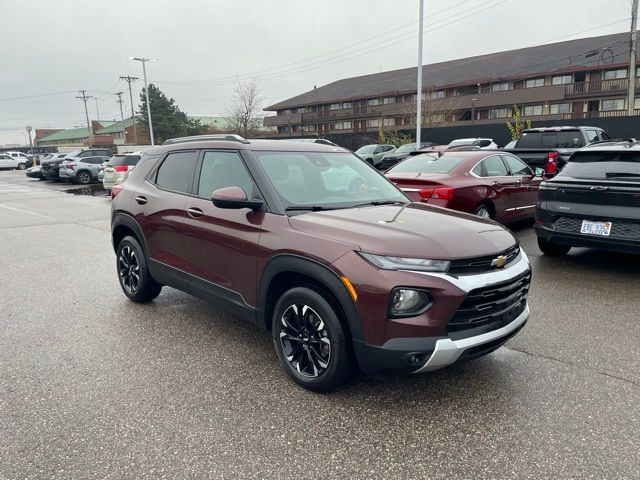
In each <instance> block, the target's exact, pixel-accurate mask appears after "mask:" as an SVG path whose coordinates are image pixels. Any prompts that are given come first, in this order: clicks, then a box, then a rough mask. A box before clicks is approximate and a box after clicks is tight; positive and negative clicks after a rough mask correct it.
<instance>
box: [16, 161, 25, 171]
mask: <svg viewBox="0 0 640 480" xmlns="http://www.w3.org/2000/svg"><path fill="white" fill-rule="evenodd" d="M16 168H17V169H18V170H24V169H25V168H27V165H26V164H25V163H19V164H18V166H17V167H16Z"/></svg>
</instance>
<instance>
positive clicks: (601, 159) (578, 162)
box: [560, 152, 640, 182]
mask: <svg viewBox="0 0 640 480" xmlns="http://www.w3.org/2000/svg"><path fill="white" fill-rule="evenodd" d="M560 175H562V176H563V177H573V178H582V179H585V180H617V181H630V182H640V152H578V153H575V154H573V155H572V156H571V159H570V160H569V162H568V163H567V164H566V165H565V166H564V168H563V169H562V171H561V172H560Z"/></svg>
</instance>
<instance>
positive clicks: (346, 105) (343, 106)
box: [342, 102, 352, 108]
mask: <svg viewBox="0 0 640 480" xmlns="http://www.w3.org/2000/svg"><path fill="white" fill-rule="evenodd" d="M351 107H352V105H351V102H342V108H351Z"/></svg>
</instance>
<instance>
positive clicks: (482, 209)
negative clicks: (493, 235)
mask: <svg viewBox="0 0 640 480" xmlns="http://www.w3.org/2000/svg"><path fill="white" fill-rule="evenodd" d="M475 213H476V215H477V216H478V217H480V218H486V219H488V220H491V219H492V218H493V212H492V211H491V208H490V207H489V206H488V205H485V204H482V205H480V206H479V207H478V208H476V212H475Z"/></svg>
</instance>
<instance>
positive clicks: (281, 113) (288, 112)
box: [278, 108, 291, 115]
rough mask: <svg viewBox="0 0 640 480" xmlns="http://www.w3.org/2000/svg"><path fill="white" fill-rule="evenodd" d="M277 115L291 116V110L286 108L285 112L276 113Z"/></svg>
mask: <svg viewBox="0 0 640 480" xmlns="http://www.w3.org/2000/svg"><path fill="white" fill-rule="evenodd" d="M278 115H291V109H290V108H287V109H285V110H280V111H279V112H278Z"/></svg>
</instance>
